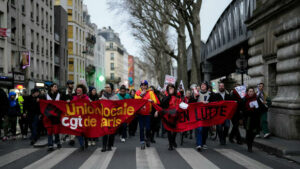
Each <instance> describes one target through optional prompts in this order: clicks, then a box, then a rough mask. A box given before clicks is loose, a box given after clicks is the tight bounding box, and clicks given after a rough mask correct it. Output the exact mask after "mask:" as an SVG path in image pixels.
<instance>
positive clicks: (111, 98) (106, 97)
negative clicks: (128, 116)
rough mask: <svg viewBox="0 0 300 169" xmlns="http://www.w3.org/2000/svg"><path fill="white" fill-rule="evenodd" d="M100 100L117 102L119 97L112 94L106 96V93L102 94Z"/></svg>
mask: <svg viewBox="0 0 300 169" xmlns="http://www.w3.org/2000/svg"><path fill="white" fill-rule="evenodd" d="M101 99H104V100H119V97H118V96H117V95H116V94H114V93H112V94H108V93H107V92H104V93H103V95H102V97H101Z"/></svg>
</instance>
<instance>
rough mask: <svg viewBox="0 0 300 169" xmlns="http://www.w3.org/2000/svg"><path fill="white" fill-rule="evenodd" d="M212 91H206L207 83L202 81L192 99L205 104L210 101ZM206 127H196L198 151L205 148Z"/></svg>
mask: <svg viewBox="0 0 300 169" xmlns="http://www.w3.org/2000/svg"><path fill="white" fill-rule="evenodd" d="M211 95H212V93H211V92H209V91H208V84H207V83H206V82H202V83H201V85H200V91H199V93H198V95H194V99H195V100H196V102H200V103H204V104H207V103H209V102H211V99H212V97H211ZM208 128H209V127H198V128H197V129H196V141H197V147H196V149H197V150H198V151H201V150H202V148H203V149H207V148H208V147H207V145H206V140H207V136H208Z"/></svg>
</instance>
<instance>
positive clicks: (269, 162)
mask: <svg viewBox="0 0 300 169" xmlns="http://www.w3.org/2000/svg"><path fill="white" fill-rule="evenodd" d="M44 139H45V138H44ZM178 139H179V137H177V143H179V140H178ZM100 140H101V139H100ZM138 140H139V139H138V136H135V137H132V138H129V139H128V140H127V141H126V143H121V142H120V139H119V138H118V137H117V136H116V142H115V146H116V147H115V148H113V151H110V152H105V153H102V152H101V146H100V145H102V144H101V141H99V142H97V146H96V147H89V148H88V149H87V150H85V151H83V152H81V151H80V150H79V149H78V143H76V144H75V147H70V146H69V145H68V144H66V143H64V144H63V148H62V149H60V150H55V151H53V152H47V148H46V147H43V148H32V147H30V146H29V141H28V140H20V139H18V140H16V141H12V140H10V141H7V142H1V143H0V154H1V156H0V168H6V169H7V168H9V169H17V168H27V169H30V168H34V169H37V168H42V169H45V168H55V169H59V168H62V169H66V168H101V169H104V168H108V169H119V168H130V169H135V168H139V169H146V168H155V169H163V168H165V169H188V168H201V169H202V168H203V169H204V168H205V169H215V168H224V169H226V168H228V169H232V168H234V169H239V168H253V169H254V168H255V169H258V168H259V169H267V168H278V169H288V168H295V169H296V168H299V165H298V164H296V163H294V162H291V161H288V160H286V159H282V158H278V157H276V156H273V155H269V154H267V153H265V152H262V151H261V150H259V149H256V148H255V149H254V153H248V152H247V148H246V145H245V144H244V145H237V144H231V143H228V144H227V145H226V146H220V145H219V143H218V141H212V140H211V139H209V142H208V147H209V148H208V149H207V150H203V151H202V152H197V151H196V150H195V148H194V147H195V139H192V140H190V139H188V138H185V142H184V144H183V146H178V148H177V149H176V150H174V151H169V150H168V143H167V139H166V138H157V139H156V144H152V145H151V147H150V148H146V150H141V149H140V147H139V142H138Z"/></svg>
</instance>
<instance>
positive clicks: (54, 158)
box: [25, 148, 77, 169]
mask: <svg viewBox="0 0 300 169" xmlns="http://www.w3.org/2000/svg"><path fill="white" fill-rule="evenodd" d="M76 149H77V148H61V149H59V150H55V151H53V152H52V153H50V154H48V155H46V156H45V157H43V158H41V159H40V160H38V161H36V162H34V163H32V164H31V165H29V166H27V167H25V169H39V168H40V169H48V168H52V167H53V166H55V165H56V164H58V163H59V162H61V161H62V160H63V159H65V158H66V157H68V156H69V155H70V154H72V153H73V152H74V151H75V150H76Z"/></svg>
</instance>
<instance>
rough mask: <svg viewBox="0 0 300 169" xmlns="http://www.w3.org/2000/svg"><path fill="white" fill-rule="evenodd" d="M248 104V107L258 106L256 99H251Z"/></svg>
mask: <svg viewBox="0 0 300 169" xmlns="http://www.w3.org/2000/svg"><path fill="white" fill-rule="evenodd" d="M249 106H250V108H258V102H257V101H256V100H255V101H252V102H250V103H249Z"/></svg>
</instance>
